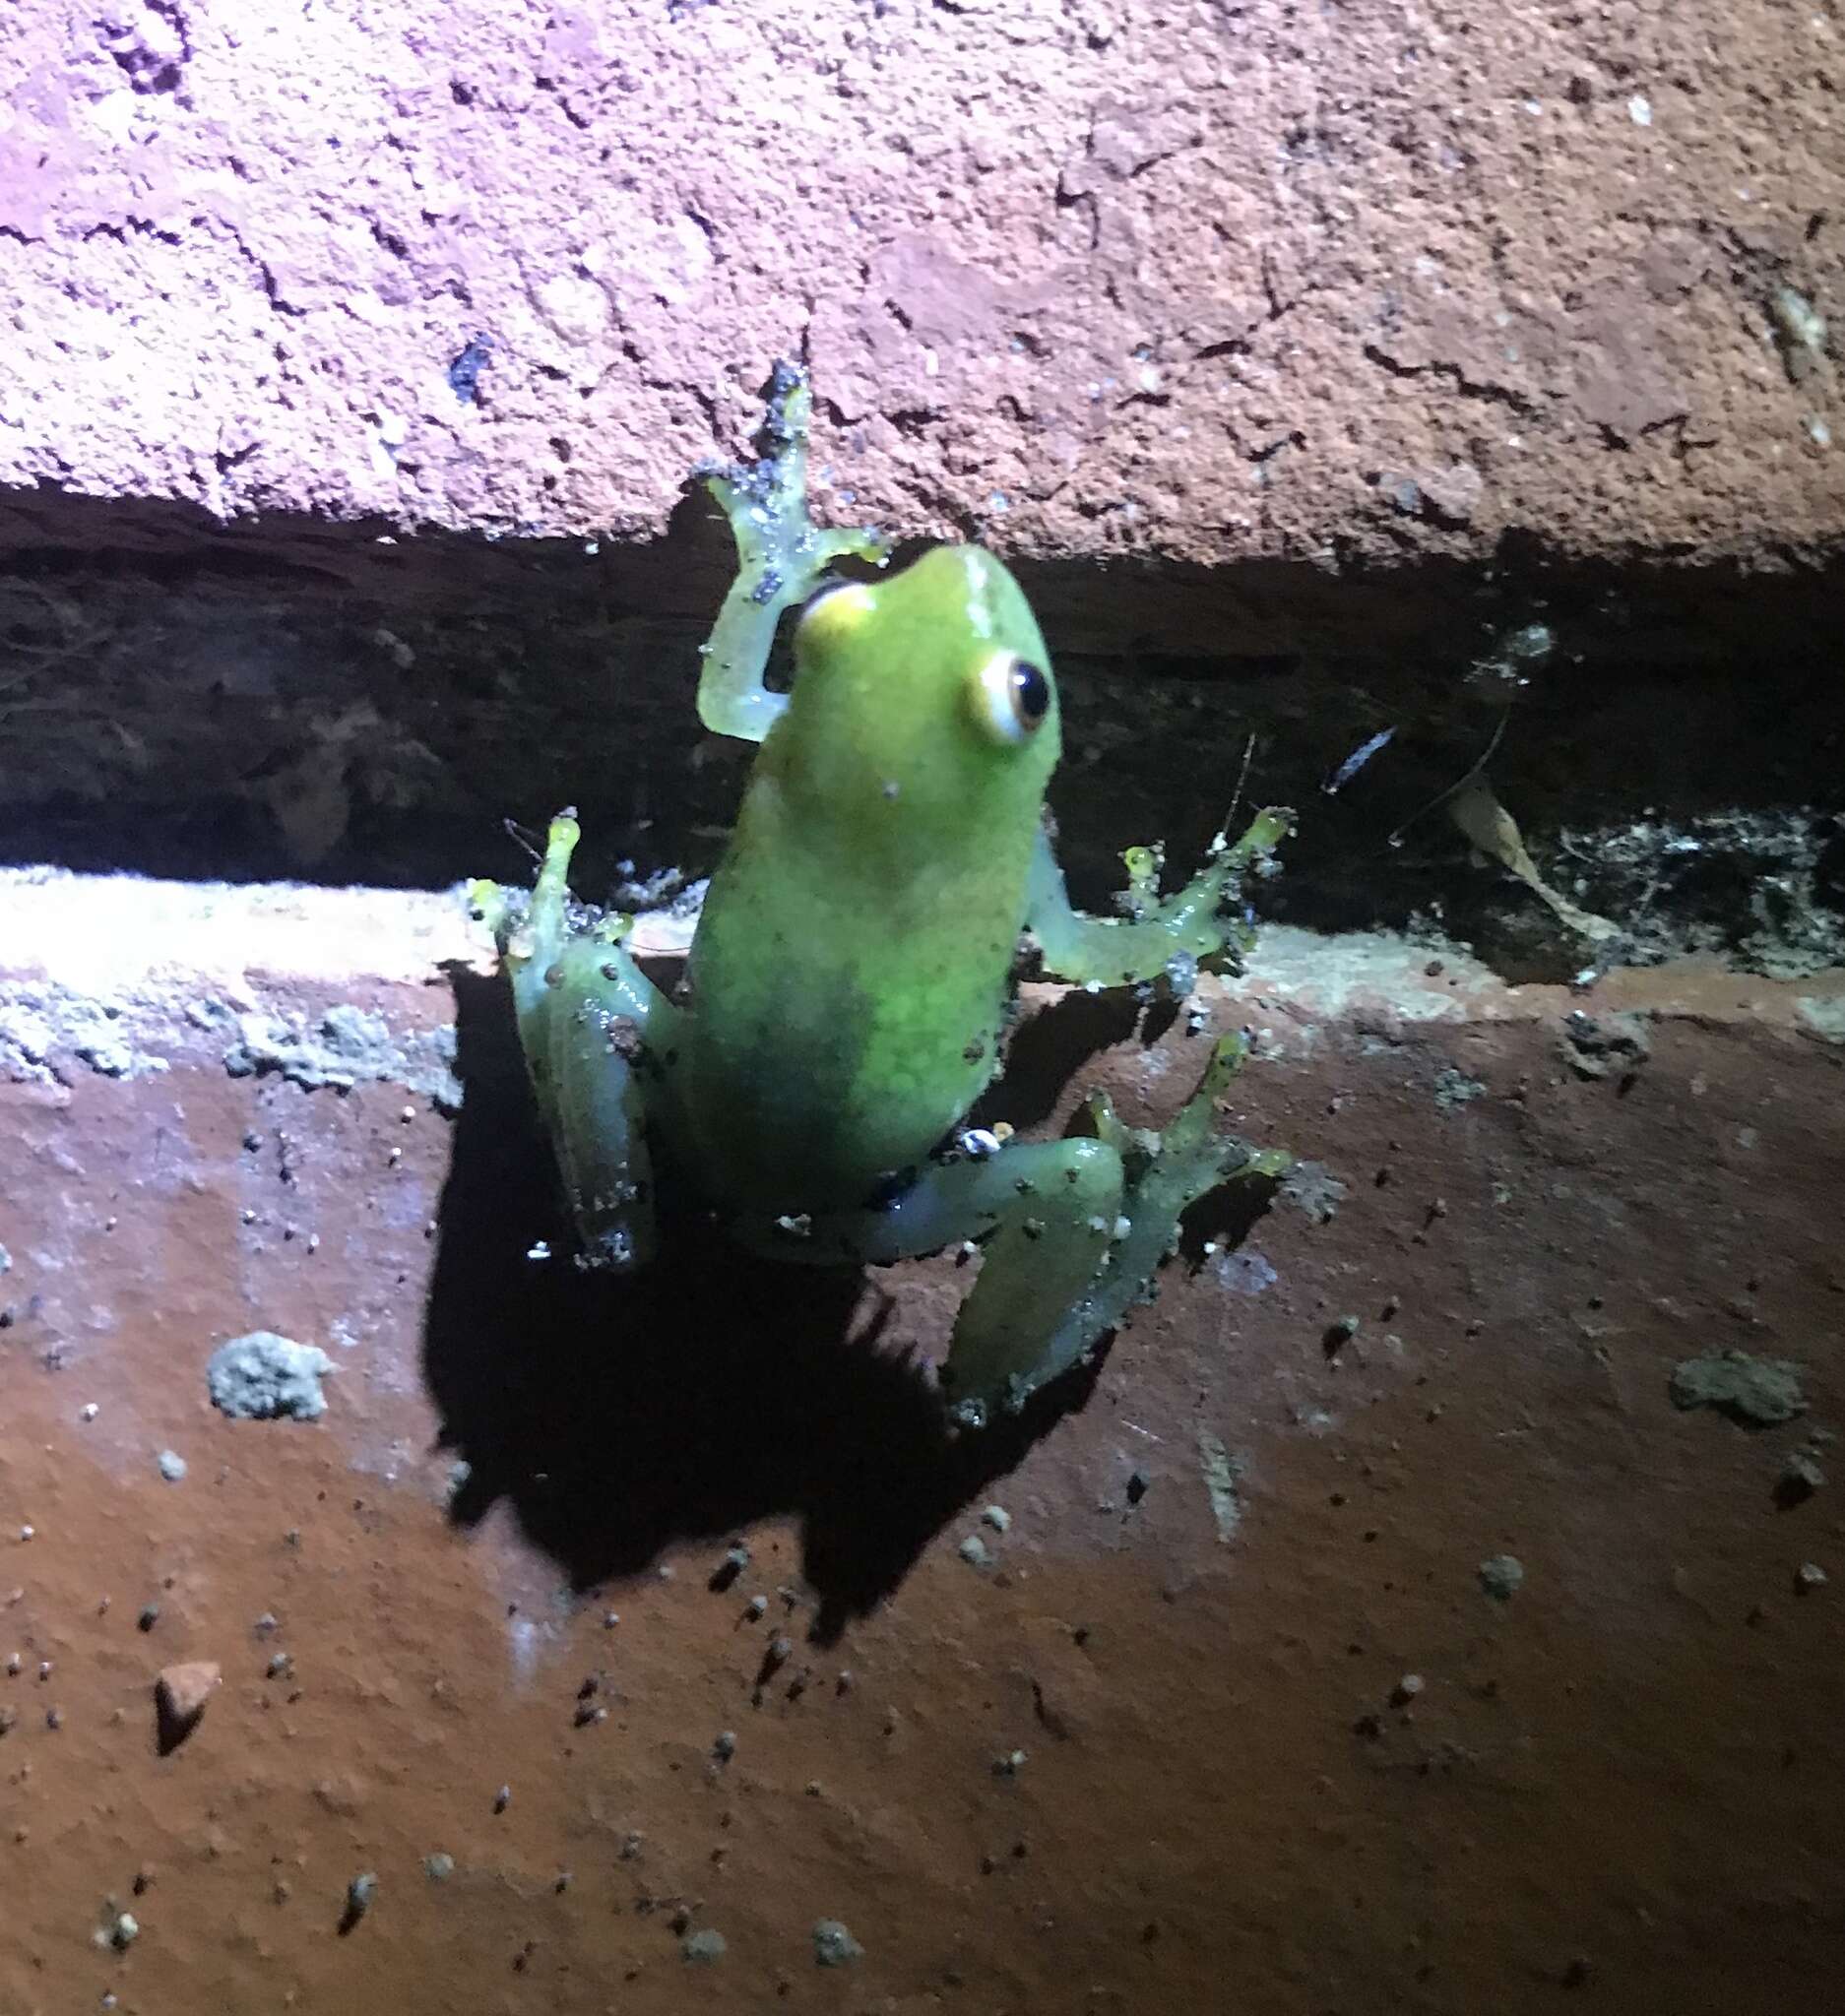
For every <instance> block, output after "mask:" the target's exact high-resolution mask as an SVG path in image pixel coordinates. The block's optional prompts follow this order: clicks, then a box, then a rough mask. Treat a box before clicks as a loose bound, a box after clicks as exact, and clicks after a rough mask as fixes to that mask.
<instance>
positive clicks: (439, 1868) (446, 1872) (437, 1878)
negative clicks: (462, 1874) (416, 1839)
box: [422, 1849, 455, 1883]
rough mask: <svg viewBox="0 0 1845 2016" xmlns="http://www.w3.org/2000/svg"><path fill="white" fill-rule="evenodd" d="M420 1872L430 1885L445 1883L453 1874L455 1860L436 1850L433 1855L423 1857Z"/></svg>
mask: <svg viewBox="0 0 1845 2016" xmlns="http://www.w3.org/2000/svg"><path fill="white" fill-rule="evenodd" d="M422 1872H423V1874H424V1875H425V1876H427V1877H428V1878H429V1880H430V1882H432V1883H446V1882H447V1881H448V1879H449V1878H450V1877H451V1876H452V1875H453V1874H454V1873H455V1858H454V1857H453V1856H452V1855H444V1854H443V1853H442V1852H441V1850H440V1849H438V1850H437V1851H436V1852H435V1854H434V1855H426V1856H424V1857H423V1859H422Z"/></svg>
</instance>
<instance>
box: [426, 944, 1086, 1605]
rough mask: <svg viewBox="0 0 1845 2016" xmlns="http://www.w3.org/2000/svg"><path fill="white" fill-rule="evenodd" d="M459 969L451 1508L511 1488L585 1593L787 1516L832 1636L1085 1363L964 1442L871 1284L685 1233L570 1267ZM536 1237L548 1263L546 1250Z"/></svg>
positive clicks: (482, 991) (448, 1275) (510, 1067)
mask: <svg viewBox="0 0 1845 2016" xmlns="http://www.w3.org/2000/svg"><path fill="white" fill-rule="evenodd" d="M452 977H453V981H454V985H455V992H456V1001H457V1011H458V1016H457V1019H458V1043H459V1055H458V1059H457V1063H458V1069H459V1071H460V1075H461V1077H462V1079H463V1081H464V1083H465V1084H466V1086H467V1089H468V1097H467V1100H466V1103H464V1105H463V1107H462V1110H461V1113H460V1116H459V1117H458V1119H457V1122H456V1128H455V1136H454V1153H453V1160H452V1162H451V1165H450V1170H449V1175H448V1180H447V1182H446V1184H445V1186H444V1189H443V1192H442V1201H441V1205H440V1207H439V1211H438V1217H437V1231H438V1245H437V1251H436V1259H435V1269H434V1274H433V1278H432V1281H431V1285H430V1293H429V1301H428V1306H427V1310H426V1312H425V1316H424V1326H423V1369H424V1375H425V1377H426V1379H427V1381H428V1385H429V1390H430V1392H431V1394H432V1396H433V1399H434V1401H435V1405H436V1409H437V1412H438V1415H439V1417H440V1419H441V1423H442V1426H441V1440H442V1443H443V1444H444V1445H445V1446H447V1447H449V1448H452V1449H453V1450H454V1451H455V1453H456V1454H457V1455H458V1456H460V1457H462V1458H464V1459H465V1460H466V1461H467V1463H468V1465H469V1470H468V1473H467V1475H466V1481H465V1482H464V1483H463V1484H462V1485H461V1487H460V1488H459V1489H458V1491H457V1492H456V1494H455V1497H454V1500H453V1508H452V1509H453V1516H454V1518H455V1519H456V1521H457V1522H458V1523H459V1524H461V1525H464V1526H472V1525H474V1524H476V1523H477V1522H478V1521H479V1520H480V1519H481V1518H482V1517H484V1515H485V1514H486V1512H487V1511H488V1509H489V1508H490V1507H491V1506H492V1505H493V1504H494V1503H495V1502H496V1501H497V1500H499V1499H501V1498H505V1499H507V1500H508V1501H509V1502H510V1504H511V1505H512V1507H513V1509H514V1511H515V1512H516V1513H517V1515H518V1518H519V1521H520V1524H521V1526H522V1527H523V1528H524V1530H525V1533H526V1534H527V1536H528V1538H530V1539H531V1540H532V1541H533V1542H534V1543H535V1544H538V1545H540V1546H541V1547H542V1548H544V1549H545V1550H546V1551H547V1552H548V1553H549V1554H550V1555H551V1556H552V1557H553V1558H554V1559H555V1560H556V1561H557V1562H558V1564H559V1565H560V1567H561V1568H562V1570H563V1572H564V1573H565V1575H566V1576H567V1577H568V1579H569V1581H570V1583H571V1585H572V1586H573V1587H575V1588H577V1589H579V1590H588V1589H591V1588H594V1587H595V1586H597V1585H598V1584H601V1583H604V1582H605V1581H607V1580H609V1579H611V1578H613V1577H618V1576H625V1575H634V1574H638V1573H640V1572H642V1571H644V1570H645V1569H647V1568H648V1567H649V1566H650V1565H651V1564H652V1563H654V1562H655V1561H656V1560H657V1559H658V1557H659V1556H660V1555H661V1553H662V1552H663V1551H664V1550H666V1549H668V1547H670V1546H672V1545H673V1544H675V1543H678V1542H682V1541H689V1540H699V1539H717V1538H729V1537H731V1536H732V1535H734V1534H736V1533H738V1532H739V1531H741V1530H742V1529H744V1528H746V1527H748V1526H749V1525H750V1524H751V1523H753V1522H754V1521H756V1520H759V1519H764V1518H771V1517H775V1516H778V1515H787V1514H794V1515H795V1516H796V1517H798V1519H799V1520H800V1522H801V1527H802V1551H803V1561H802V1567H803V1570H804V1573H805V1575H806V1578H807V1580H808V1582H809V1584H810V1585H811V1586H812V1588H813V1589H814V1591H815V1593H816V1594H817V1596H818V1598H819V1615H818V1620H817V1623H816V1626H815V1635H816V1637H817V1638H818V1639H820V1640H821V1641H822V1642H829V1641H830V1640H832V1639H834V1638H836V1637H837V1636H838V1635H839V1633H840V1631H841V1630H842V1629H843V1628H844V1626H845V1625H846V1623H847V1622H848V1621H849V1620H850V1619H851V1618H852V1617H854V1616H857V1615H860V1614H862V1613H863V1612H864V1611H866V1610H868V1609H869V1608H870V1607H872V1606H873V1605H874V1604H876V1603H877V1602H878V1601H879V1600H880V1599H881V1598H883V1597H884V1596H886V1595H888V1594H889V1592H890V1591H891V1590H892V1589H894V1588H895V1587H896V1586H897V1584H898V1583H899V1582H900V1581H901V1580H902V1578H903V1576H904V1575H905V1573H906V1572H907V1571H908V1569H909V1567H910V1566H911V1564H912V1563H913V1562H914V1561H915V1560H916V1558H917V1556H918V1555H919V1554H920V1553H921V1552H922V1548H923V1547H924V1546H925V1545H926V1544H927V1543H928V1541H929V1540H930V1539H931V1538H932V1537H933V1536H934V1535H935V1534H936V1533H937V1532H938V1531H939V1530H940V1529H941V1527H942V1526H943V1525H944V1524H945V1523H946V1522H947V1521H948V1520H949V1519H951V1518H952V1517H953V1516H954V1515H955V1513H956V1512H957V1511H959V1510H960V1509H961V1508H962V1507H963V1506H965V1505H966V1504H967V1503H968V1502H969V1501H970V1500H971V1499H972V1498H974V1497H975V1496H977V1495H978V1494H979V1493H980V1492H982V1491H983V1490H984V1489H986V1487H987V1486H988V1485H990V1483H991V1481H992V1480H993V1479H994V1478H995V1477H998V1476H1000V1475H1002V1474H1003V1473H1005V1472H1006V1471H1009V1470H1011V1469H1012V1468H1013V1467H1014V1466H1015V1465H1016V1464H1017V1463H1018V1462H1019V1461H1020V1460H1021V1459H1022V1457H1023V1456H1024V1454H1025V1452H1026V1451H1027V1450H1028V1449H1029V1448H1030V1447H1031V1445H1032V1444H1033V1443H1034V1442H1035V1441H1037V1440H1038V1439H1039V1437H1040V1436H1042V1435H1043V1434H1044V1433H1045V1432H1046V1431H1047V1430H1048V1429H1049V1428H1050V1426H1051V1425H1052V1423H1053V1422H1054V1421H1055V1420H1057V1419H1058V1418H1060V1417H1061V1416H1062V1415H1063V1414H1064V1413H1066V1412H1067V1411H1069V1410H1070V1409H1071V1408H1074V1407H1078V1406H1080V1405H1081V1404H1082V1402H1083V1401H1084V1400H1085V1399H1086V1398H1087V1397H1088V1394H1089V1391H1090V1390H1091V1388H1092V1387H1093V1384H1094V1378H1095V1374H1094V1372H1093V1371H1090V1372H1088V1373H1082V1372H1079V1373H1077V1374H1075V1375H1073V1376H1072V1377H1070V1378H1067V1379H1064V1380H1060V1381H1058V1382H1057V1384H1056V1386H1055V1387H1054V1389H1052V1390H1051V1391H1050V1392H1048V1393H1047V1394H1046V1395H1044V1396H1042V1398H1041V1401H1040V1403H1039V1404H1036V1405H1034V1406H1033V1407H1031V1408H1029V1409H1027V1410H1026V1412H1025V1413H1024V1414H1023V1415H1022V1416H1021V1417H1020V1418H1018V1419H1017V1420H1015V1421H1009V1422H1006V1423H1004V1424H1003V1425H1000V1426H996V1427H994V1428H991V1429H988V1430H986V1432H985V1433H981V1434H975V1435H963V1436H959V1437H956V1436H953V1435H951V1434H950V1433H949V1432H948V1430H947V1429H946V1427H945V1424H944V1419H943V1414H942V1409H941V1405H940V1402H939V1400H938V1398H937V1396H936V1394H935V1392H934V1391H933V1389H932V1388H931V1386H930V1385H929V1383H928V1381H927V1379H926V1376H925V1374H924V1371H923V1369H922V1367H921V1366H919V1365H917V1364H915V1363H914V1362H912V1361H910V1360H908V1359H907V1358H905V1357H903V1356H901V1355H896V1354H895V1353H893V1352H892V1351H891V1350H890V1349H889V1348H888V1347H886V1346H884V1345H882V1343H881V1332H882V1331H883V1329H884V1327H885V1324H884V1318H885V1317H887V1316H888V1313H889V1309H888V1305H887V1304H882V1297H881V1296H879V1295H878V1293H877V1292H875V1291H873V1292H870V1293H868V1294H867V1292H866V1288H865V1283H864V1282H863V1281H862V1280H861V1279H859V1277H856V1276H852V1275H845V1276H840V1275H835V1274H833V1273H831V1272H828V1271H825V1270H821V1269H813V1268H800V1267H789V1266H777V1265H774V1264H772V1263H769V1262H766V1261H758V1260H753V1259H751V1258H749V1257H748V1256H746V1255H744V1254H742V1253H741V1252H739V1251H737V1250H735V1249H734V1248H732V1246H731V1245H730V1243H729V1242H728V1241H723V1240H720V1239H718V1238H716V1237H715V1236H714V1235H712V1234H710V1233H700V1232H699V1231H698V1230H697V1229H679V1231H678V1232H677V1233H676V1234H675V1235H674V1237H673V1239H672V1240H671V1241H670V1242H669V1243H668V1245H667V1246H666V1247H665V1248H664V1249H663V1251H662V1252H661V1254H660V1255H659V1257H658V1258H657V1259H656V1260H655V1262H654V1263H653V1264H652V1265H650V1266H649V1267H646V1268H644V1269H642V1270H641V1271H640V1272H639V1273H637V1274H635V1275H633V1276H631V1277H627V1278H622V1279H611V1278H608V1277H606V1276H603V1275H598V1274H590V1273H586V1272H584V1271H583V1270H581V1269H579V1268H578V1267H576V1266H575V1265H574V1264H573V1263H572V1261H571V1258H570V1254H571V1251H572V1245H573V1241H572V1238H571V1234H570V1231H569V1229H568V1227H567V1224H566V1222H565V1219H564V1215H563V1212H562V1210H561V1207H560V1205H559V1202H558V1199H557V1194H556V1189H555V1180H554V1176H553V1173H552V1166H551V1160H550V1151H549V1147H548V1145H547V1143H546V1142H545V1141H544V1139H543V1137H542V1135H541V1131H540V1126H539V1121H538V1118H537V1114H536V1112H535V1110H534V1107H533V1103H532V1099H531V1094H530V1090H529V1088H528V1086H527V1083H526V1078H525V1070H524V1065H523V1062H522V1060H521V1057H520V1053H519V1045H518V1035H517V1031H516V1029H515V1026H514V1023H513V1019H512V1014H511V1003H510V997H509V995H508V992H507V989H506V987H505V985H504V983H503V982H501V981H498V980H483V979H481V978H480V977H477V976H475V975H471V974H469V973H467V972H465V971H457V972H455V973H454V974H453V976H452ZM542 1247H547V1248H548V1250H549V1253H550V1254H551V1255H552V1256H554V1257H550V1258H542V1259H538V1260H535V1259H533V1258H532V1257H531V1255H532V1253H533V1252H534V1251H535V1250H537V1249H541V1248H542ZM881 1304H882V1309H881V1313H880V1305H881Z"/></svg>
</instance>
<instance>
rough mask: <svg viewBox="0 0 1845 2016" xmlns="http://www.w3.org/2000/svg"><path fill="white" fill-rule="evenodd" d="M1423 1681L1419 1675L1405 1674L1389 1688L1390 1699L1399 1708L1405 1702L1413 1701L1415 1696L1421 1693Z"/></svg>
mask: <svg viewBox="0 0 1845 2016" xmlns="http://www.w3.org/2000/svg"><path fill="white" fill-rule="evenodd" d="M1423 1686H1424V1680H1423V1676H1422V1674H1421V1673H1405V1674H1404V1675H1403V1677H1402V1678H1401V1679H1400V1680H1399V1681H1398V1682H1397V1683H1396V1685H1395V1686H1394V1687H1392V1688H1391V1690H1390V1698H1391V1700H1392V1701H1394V1702H1395V1703H1396V1705H1397V1706H1398V1707H1399V1708H1401V1707H1403V1706H1404V1704H1405V1703H1406V1702H1410V1701H1414V1700H1415V1698H1416V1697H1417V1695H1418V1694H1420V1693H1421V1692H1422V1690H1423Z"/></svg>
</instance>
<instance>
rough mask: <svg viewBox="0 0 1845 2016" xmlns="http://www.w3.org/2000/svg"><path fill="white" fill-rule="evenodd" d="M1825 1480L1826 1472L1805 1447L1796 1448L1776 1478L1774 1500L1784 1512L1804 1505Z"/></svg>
mask: <svg viewBox="0 0 1845 2016" xmlns="http://www.w3.org/2000/svg"><path fill="white" fill-rule="evenodd" d="M1824 1482H1825V1472H1824V1471H1822V1470H1821V1469H1820V1468H1819V1466H1818V1464H1817V1463H1815V1462H1814V1461H1813V1457H1812V1456H1811V1455H1809V1454H1808V1452H1807V1451H1806V1450H1805V1449H1796V1450H1795V1451H1794V1453H1793V1454H1792V1455H1791V1456H1790V1457H1789V1458H1788V1459H1787V1461H1786V1462H1785V1463H1783V1464H1782V1466H1781V1475H1780V1476H1779V1477H1778V1478H1776V1479H1775V1483H1774V1501H1775V1503H1776V1504H1777V1505H1779V1506H1780V1507H1781V1509H1782V1510H1783V1511H1784V1512H1788V1511H1792V1510H1793V1508H1794V1507H1795V1506H1796V1505H1804V1504H1805V1503H1806V1502H1807V1500H1808V1499H1809V1498H1811V1497H1812V1496H1813V1493H1814V1492H1815V1491H1816V1490H1818V1489H1819V1487H1820V1485H1822V1484H1823V1483H1824Z"/></svg>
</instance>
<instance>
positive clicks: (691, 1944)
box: [679, 1925, 727, 1967]
mask: <svg viewBox="0 0 1845 2016" xmlns="http://www.w3.org/2000/svg"><path fill="white" fill-rule="evenodd" d="M726 1950H727V1947H726V1941H725V1937H724V1934H723V1933H722V1932H718V1931H713V1930H712V1928H711V1927H710V1926H709V1925H707V1926H706V1927H705V1928H704V1930H702V1931H697V1932H687V1933H686V1935H685V1937H684V1938H683V1939H682V1940H681V1941H680V1942H679V1952H680V1955H681V1956H682V1957H683V1958H684V1959H686V1960H689V1961H690V1962H691V1963H692V1965H693V1966H694V1967H709V1966H710V1965H711V1964H712V1962H713V1961H715V1960H722V1959H723V1958H724V1956H725V1952H726Z"/></svg>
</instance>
